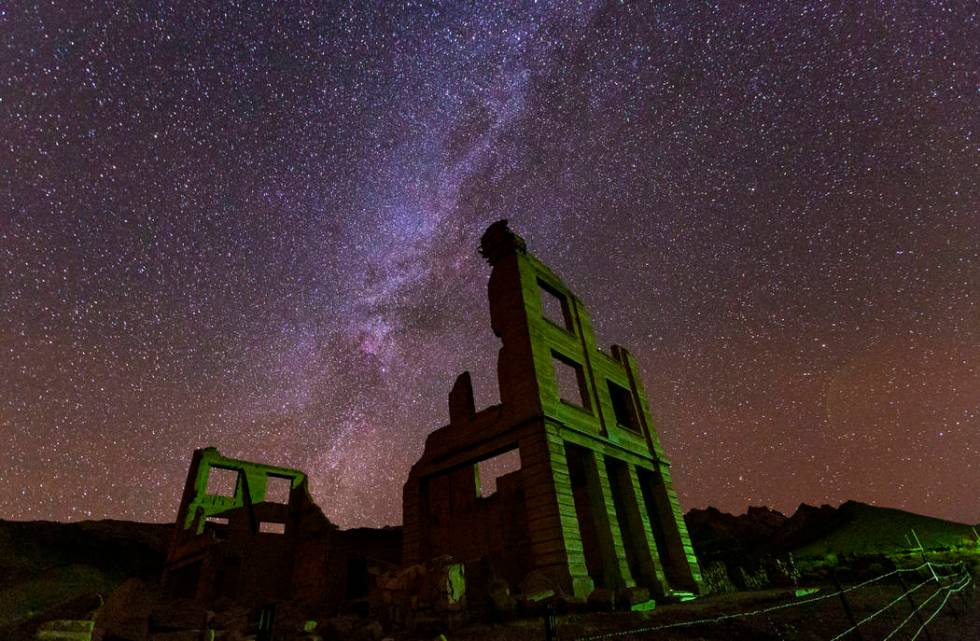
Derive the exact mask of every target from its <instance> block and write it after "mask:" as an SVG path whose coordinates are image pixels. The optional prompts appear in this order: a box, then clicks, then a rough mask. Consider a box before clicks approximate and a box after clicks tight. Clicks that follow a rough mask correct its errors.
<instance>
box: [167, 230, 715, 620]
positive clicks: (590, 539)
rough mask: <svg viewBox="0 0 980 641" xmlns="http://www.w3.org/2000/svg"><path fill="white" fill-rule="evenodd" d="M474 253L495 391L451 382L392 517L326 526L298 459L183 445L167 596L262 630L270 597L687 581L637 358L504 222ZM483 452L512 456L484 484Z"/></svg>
mask: <svg viewBox="0 0 980 641" xmlns="http://www.w3.org/2000/svg"><path fill="white" fill-rule="evenodd" d="M480 249H481V253H482V254H483V256H484V257H485V258H486V259H487V261H488V262H489V263H490V264H491V265H492V273H491V276H490V282H489V300H490V320H491V327H492V329H493V332H494V333H495V334H496V335H497V336H498V337H499V338H500V340H501V342H502V346H501V349H500V352H499V355H498V361H497V378H498V383H499V387H500V401H501V402H500V403H499V404H497V405H493V406H491V407H487V408H485V409H482V410H480V411H476V408H475V405H474V399H473V388H472V384H471V381H470V375H469V373H464V374H462V375H461V376H459V377H458V378H457V380H456V382H455V384H454V386H453V388H452V391H451V393H450V394H449V425H447V426H445V427H442V428H441V429H438V430H436V431H435V432H433V433H431V434H430V435H429V437H428V438H427V439H426V443H425V449H424V452H423V454H422V457H421V459H420V460H419V461H418V462H417V463H416V464H415V465H414V466H413V467H412V469H411V472H410V474H409V477H408V480H407V482H406V483H405V485H404V490H403V508H404V525H403V526H402V528H383V529H380V530H379V529H370V528H360V529H355V530H346V531H344V530H340V529H338V528H337V527H336V526H334V525H333V524H332V523H331V522H330V521H329V520H328V519H327V517H326V516H324V514H323V513H322V512H321V510H320V508H319V507H318V506H317V505H316V503H315V502H314V501H313V499H312V497H311V496H310V494H309V491H308V488H307V477H306V475H305V474H304V473H303V472H301V471H299V470H294V469H289V468H284V467H275V466H271V465H263V464H260V463H252V462H248V461H242V460H237V459H232V458H228V457H225V456H222V455H221V453H220V452H218V450H216V449H214V448H206V449H201V450H197V451H195V452H194V457H193V459H192V461H191V465H190V469H189V471H188V475H187V481H186V484H185V487H184V493H183V498H182V500H181V504H180V508H179V510H178V514H177V521H176V526H175V528H174V533H173V538H172V541H171V544H170V547H169V552H168V556H167V563H166V568H165V571H164V575H163V586H162V587H163V590H164V592H165V593H166V594H167V595H168V596H169V597H170V598H175V599H185V600H186V599H191V600H193V601H194V602H196V603H197V604H198V605H200V606H202V607H205V606H206V607H212V606H213V607H218V606H219V604H220V603H222V602H223V603H226V604H227V603H228V602H229V601H232V602H234V603H235V604H238V605H239V606H241V607H245V608H248V609H249V610H250V611H252V612H253V613H258V615H256V616H257V619H256V621H257V623H255V625H256V626H259V628H261V626H262V625H271V623H270V621H271V619H270V617H272V616H273V614H274V613H275V612H276V608H277V607H279V606H281V607H280V609H279V615H280V616H282V615H283V612H284V611H295V610H296V608H299V610H300V611H302V612H314V611H315V612H319V613H338V612H351V611H356V612H359V613H362V614H370V615H371V616H375V617H378V618H381V619H383V620H385V621H387V622H389V623H393V624H396V625H401V624H412V622H416V623H417V622H418V621H419V620H423V619H426V618H428V619H429V620H443V621H448V620H459V619H460V618H461V617H462V618H465V617H468V616H479V614H478V613H479V611H480V610H481V608H485V607H491V606H489V605H488V604H491V603H492V604H494V605H493V606H492V607H494V608H496V609H498V610H500V609H501V605H500V604H501V603H504V606H505V607H504V609H506V603H510V604H511V605H510V608H511V610H512V609H513V604H514V603H515V602H516V599H522V600H523V602H524V603H525V604H531V603H534V602H539V601H541V600H544V599H547V598H549V597H551V596H555V597H558V598H561V599H564V600H566V601H570V602H579V603H581V602H585V601H586V600H590V601H594V602H595V601H597V602H599V603H603V602H604V603H605V604H606V605H610V604H611V603H613V602H616V603H619V604H620V605H623V604H626V605H629V606H631V607H652V602H651V601H649V599H650V598H651V597H652V598H653V599H654V600H657V601H669V600H676V599H683V598H687V597H689V596H691V595H693V594H695V593H697V592H699V589H700V584H701V575H700V572H699V569H698V563H697V559H696V558H695V556H694V552H693V550H692V547H691V542H690V539H689V537H688V533H687V529H686V527H685V525H684V521H683V518H682V516H681V511H680V506H679V504H678V501H677V496H676V494H675V492H674V490H673V487H672V483H671V477H670V469H669V463H668V462H667V459H666V457H665V456H664V453H663V450H662V448H661V446H660V442H659V440H658V437H657V433H656V430H655V428H654V424H653V420H652V418H651V415H650V409H649V407H648V405H647V400H646V396H645V394H644V391H643V385H642V382H641V380H640V376H639V372H638V370H637V365H636V361H635V360H634V358H633V357H632V356H631V355H630V354H629V352H627V351H626V350H625V349H623V348H622V347H618V346H613V347H612V349H611V351H610V352H608V353H607V352H605V351H602V350H600V349H599V348H597V346H596V342H595V338H594V336H593V333H592V327H591V324H590V320H589V315H588V312H587V311H586V309H585V307H584V306H583V305H582V302H581V301H580V300H579V299H578V298H577V297H576V296H575V295H574V294H573V293H572V292H571V291H570V290H569V289H568V287H567V286H566V285H565V284H564V283H563V282H562V281H561V280H560V279H559V278H558V277H557V276H556V275H555V274H554V273H553V272H552V271H551V270H550V269H548V267H547V266H545V265H544V264H543V263H541V262H540V261H539V260H537V259H536V258H535V257H534V256H532V255H531V254H530V253H528V251H527V249H526V246H525V243H524V241H523V239H521V237H520V236H518V235H517V234H515V233H514V232H512V231H511V230H510V229H509V228H508V227H507V223H506V221H500V222H498V223H495V224H493V225H491V226H490V227H489V228H488V229H487V231H486V233H485V234H484V235H483V238H482V239H481V248H480ZM488 461H491V462H493V461H510V462H511V463H512V464H513V469H512V471H510V472H508V473H506V474H503V475H502V476H500V477H499V478H497V479H496V488H495V489H493V490H491V489H490V488H486V487H482V486H483V484H481V480H480V468H481V466H483V465H485V464H486V463H487V462H488ZM484 480H486V479H484ZM501 594H503V601H500V599H501ZM641 603H642V604H644V605H643V606H640V605H639V604H641ZM277 604H278V606H277ZM270 608H271V609H270ZM283 608H285V610H284V609H283ZM290 609H292V610H290ZM259 628H257V629H259ZM270 629H271V628H270Z"/></svg>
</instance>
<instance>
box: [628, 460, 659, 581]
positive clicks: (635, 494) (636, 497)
mask: <svg viewBox="0 0 980 641" xmlns="http://www.w3.org/2000/svg"><path fill="white" fill-rule="evenodd" d="M624 469H625V473H626V475H627V479H626V483H624V484H623V485H624V486H625V487H626V488H627V489H628V490H629V495H628V496H627V497H626V501H625V502H626V507H627V514H628V515H629V516H628V518H630V519H631V520H634V519H635V525H634V524H633V523H631V524H630V528H631V531H632V532H633V533H634V535H635V536H636V537H637V544H638V545H637V548H638V551H639V554H640V564H641V567H643V568H644V570H646V572H648V576H646V577H644V579H646V581H648V583H647V585H646V587H648V588H650V591H651V593H652V594H653V596H655V597H658V596H661V597H662V596H664V595H665V594H667V591H668V586H667V578H666V576H665V575H664V570H663V566H662V563H661V558H662V552H661V551H660V550H659V549H658V548H657V539H656V537H655V536H654V534H653V526H652V524H651V523H650V509H649V508H648V507H647V505H646V501H645V500H644V498H643V490H642V487H641V486H640V477H639V476H638V475H637V473H636V467H635V466H634V465H632V464H631V463H625V465H624Z"/></svg>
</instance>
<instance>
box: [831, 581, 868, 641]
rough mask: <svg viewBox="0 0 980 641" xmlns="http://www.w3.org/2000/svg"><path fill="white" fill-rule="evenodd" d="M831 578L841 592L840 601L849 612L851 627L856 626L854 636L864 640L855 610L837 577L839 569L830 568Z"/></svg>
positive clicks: (848, 618) (845, 610) (847, 612)
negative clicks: (852, 608)
mask: <svg viewBox="0 0 980 641" xmlns="http://www.w3.org/2000/svg"><path fill="white" fill-rule="evenodd" d="M830 578H831V579H833V581H834V587H836V588H837V591H838V592H839V593H840V602H841V603H842V604H843V605H844V612H845V613H846V614H847V620H848V621H850V622H851V627H852V628H854V636H855V637H856V638H858V639H860V640H861V641H864V637H863V636H861V631H860V630H858V627H857V626H858V623H857V619H856V618H855V617H854V612H853V610H851V604H850V603H848V602H847V595H846V594H844V588H843V587H841V584H840V581H839V580H838V579H837V570H836V569H833V568H832V569H831V570H830Z"/></svg>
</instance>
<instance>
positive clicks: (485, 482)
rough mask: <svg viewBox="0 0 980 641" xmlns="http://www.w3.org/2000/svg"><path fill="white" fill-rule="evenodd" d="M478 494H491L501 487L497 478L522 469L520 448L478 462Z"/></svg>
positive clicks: (484, 495)
mask: <svg viewBox="0 0 980 641" xmlns="http://www.w3.org/2000/svg"><path fill="white" fill-rule="evenodd" d="M476 466H477V470H476V474H477V477H476V480H477V486H476V490H477V496H483V497H486V496H490V495H492V494H495V493H496V492H497V490H498V489H499V488H498V487H497V479H499V478H500V477H501V476H505V475H507V474H510V473H511V472H516V471H517V470H519V469H521V453H520V450H510V451H509V452H504V453H503V454H498V455H497V456H495V457H493V458H488V459H487V460H485V461H480V462H479V463H477V464H476Z"/></svg>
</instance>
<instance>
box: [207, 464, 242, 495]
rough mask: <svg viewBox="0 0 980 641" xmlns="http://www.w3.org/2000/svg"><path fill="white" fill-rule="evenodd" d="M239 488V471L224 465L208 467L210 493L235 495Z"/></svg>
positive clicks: (208, 490)
mask: <svg viewBox="0 0 980 641" xmlns="http://www.w3.org/2000/svg"><path fill="white" fill-rule="evenodd" d="M237 489H238V471H237V470H229V469H227V468H224V467H211V468H210V469H208V489H207V492H208V495H209V496H224V497H229V498H230V497H234V496H235V491H236V490H237Z"/></svg>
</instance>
